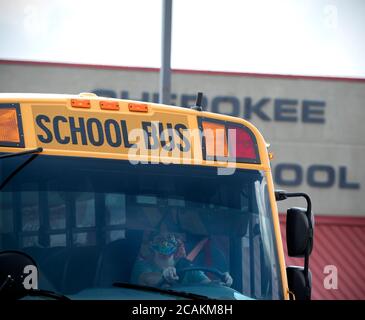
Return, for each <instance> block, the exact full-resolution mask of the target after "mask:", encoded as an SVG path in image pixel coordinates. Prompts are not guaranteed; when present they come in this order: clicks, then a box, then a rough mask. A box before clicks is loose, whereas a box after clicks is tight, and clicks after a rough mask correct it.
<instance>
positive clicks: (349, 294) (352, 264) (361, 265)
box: [280, 214, 365, 300]
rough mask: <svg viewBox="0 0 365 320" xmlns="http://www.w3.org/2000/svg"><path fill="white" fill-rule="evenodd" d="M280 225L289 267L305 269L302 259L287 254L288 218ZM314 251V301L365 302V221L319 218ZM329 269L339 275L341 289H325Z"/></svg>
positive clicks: (355, 218)
mask: <svg viewBox="0 0 365 320" xmlns="http://www.w3.org/2000/svg"><path fill="white" fill-rule="evenodd" d="M280 225H281V231H282V238H283V244H284V251H285V255H286V257H285V259H286V262H287V265H303V259H297V258H290V257H288V256H287V254H286V234H285V215H284V214H281V215H280ZM314 232H315V233H314V247H313V252H312V255H311V259H310V269H311V272H312V281H313V289H312V298H313V299H316V300H318V299H360V300H365V246H364V244H365V217H364V218H363V217H336V216H316V218H315V229H314ZM327 265H334V266H335V267H336V268H337V272H338V289H337V290H333V289H332V290H331V289H326V288H325V287H324V280H325V278H326V277H327V276H329V275H328V274H324V268H325V266H327Z"/></svg>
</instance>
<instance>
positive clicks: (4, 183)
mask: <svg viewBox="0 0 365 320" xmlns="http://www.w3.org/2000/svg"><path fill="white" fill-rule="evenodd" d="M42 151H43V148H41V147H39V148H36V149H31V150H26V151H20V152H16V153H6V154H2V155H0V159H5V158H11V157H17V156H23V155H27V154H31V155H32V156H31V157H30V158H28V159H27V160H26V161H24V162H23V163H22V164H21V165H20V166H19V167H17V168H16V169H15V170H14V171H13V172H12V173H11V174H9V175H8V176H7V177H6V178H5V180H4V181H3V182H2V183H1V184H0V191H1V190H2V189H3V188H4V187H5V186H6V185H7V184H8V182H9V181H10V180H11V179H12V178H13V177H14V176H15V175H16V174H17V173H18V172H19V171H20V170H22V169H23V168H24V167H25V166H26V165H27V164H28V163H30V162H32V161H33V160H34V159H35V158H36V157H37V156H38V154H39V153H40V152H42Z"/></svg>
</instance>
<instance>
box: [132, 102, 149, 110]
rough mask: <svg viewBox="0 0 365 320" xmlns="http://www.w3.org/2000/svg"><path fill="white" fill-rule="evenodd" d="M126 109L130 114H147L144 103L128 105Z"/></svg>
mask: <svg viewBox="0 0 365 320" xmlns="http://www.w3.org/2000/svg"><path fill="white" fill-rule="evenodd" d="M128 109H129V111H132V112H148V105H147V104H144V103H129V104H128Z"/></svg>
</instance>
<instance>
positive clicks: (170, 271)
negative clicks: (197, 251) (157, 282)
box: [162, 267, 179, 283]
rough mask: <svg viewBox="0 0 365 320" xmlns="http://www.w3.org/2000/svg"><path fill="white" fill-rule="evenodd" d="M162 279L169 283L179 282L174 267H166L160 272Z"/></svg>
mask: <svg viewBox="0 0 365 320" xmlns="http://www.w3.org/2000/svg"><path fill="white" fill-rule="evenodd" d="M162 277H163V278H164V279H165V280H166V281H167V282H169V283H171V282H174V281H177V280H179V277H178V275H177V274H176V268H175V267H168V268H166V269H164V270H163V271H162Z"/></svg>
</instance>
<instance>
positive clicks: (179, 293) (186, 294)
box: [113, 282, 214, 300]
mask: <svg viewBox="0 0 365 320" xmlns="http://www.w3.org/2000/svg"><path fill="white" fill-rule="evenodd" d="M113 287H118V288H127V289H134V290H141V291H149V292H157V293H163V294H168V295H171V296H176V297H182V298H187V299H192V300H214V299H213V298H209V297H207V296H203V295H200V294H195V293H191V292H186V291H177V290H172V289H163V288H156V287H149V286H144V285H139V284H133V283H125V282H115V283H113Z"/></svg>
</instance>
